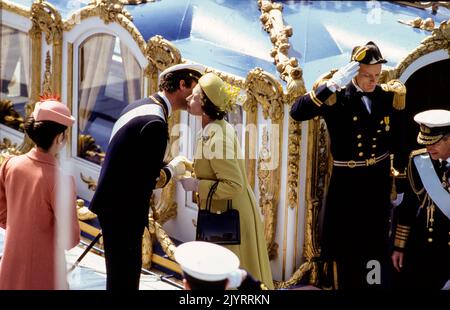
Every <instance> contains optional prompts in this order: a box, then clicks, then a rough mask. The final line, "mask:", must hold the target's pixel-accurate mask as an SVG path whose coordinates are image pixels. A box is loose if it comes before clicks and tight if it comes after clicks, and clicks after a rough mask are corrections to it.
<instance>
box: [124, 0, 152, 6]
mask: <svg viewBox="0 0 450 310" xmlns="http://www.w3.org/2000/svg"><path fill="white" fill-rule="evenodd" d="M120 2H121V3H122V4H128V5H130V4H141V3H147V2H155V0H120Z"/></svg>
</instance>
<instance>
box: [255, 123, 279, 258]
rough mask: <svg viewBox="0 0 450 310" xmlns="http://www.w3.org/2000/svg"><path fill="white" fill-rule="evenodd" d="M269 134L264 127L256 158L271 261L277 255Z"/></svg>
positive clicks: (275, 205) (275, 187)
mask: <svg viewBox="0 0 450 310" xmlns="http://www.w3.org/2000/svg"><path fill="white" fill-rule="evenodd" d="M269 143H270V142H269V133H268V130H267V128H266V127H264V129H263V134H262V146H261V149H260V151H259V158H258V179H259V206H260V208H261V209H262V213H263V215H264V233H265V238H266V242H267V250H268V253H269V258H270V259H273V258H275V257H277V255H278V244H277V243H276V242H275V234H276V227H277V201H275V199H274V198H275V191H277V186H276V185H275V184H278V183H277V182H273V181H272V173H273V171H272V170H270V169H269V167H268V163H270V162H271V160H272V152H271V150H270V145H269Z"/></svg>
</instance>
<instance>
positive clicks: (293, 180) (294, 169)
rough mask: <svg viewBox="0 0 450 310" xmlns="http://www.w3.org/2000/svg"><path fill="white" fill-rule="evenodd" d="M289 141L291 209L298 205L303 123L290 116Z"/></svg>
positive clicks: (289, 196)
mask: <svg viewBox="0 0 450 310" xmlns="http://www.w3.org/2000/svg"><path fill="white" fill-rule="evenodd" d="M288 126H289V128H288V130H289V136H288V139H289V143H288V184H287V191H288V193H287V197H288V205H289V207H290V208H291V209H295V208H297V207H298V192H299V187H298V185H299V184H298V183H299V173H300V143H301V136H302V131H301V123H299V122H296V121H294V120H292V119H291V118H289V125H288Z"/></svg>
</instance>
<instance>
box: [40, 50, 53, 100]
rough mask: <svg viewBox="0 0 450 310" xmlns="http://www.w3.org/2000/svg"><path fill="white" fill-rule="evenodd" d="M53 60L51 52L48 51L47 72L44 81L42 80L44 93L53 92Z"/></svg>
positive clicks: (46, 59)
mask: <svg viewBox="0 0 450 310" xmlns="http://www.w3.org/2000/svg"><path fill="white" fill-rule="evenodd" d="M51 65H52V60H51V58H50V52H49V51H47V55H46V56H45V72H44V81H43V82H42V90H43V93H44V94H46V93H47V94H52V93H53V89H52V72H51Z"/></svg>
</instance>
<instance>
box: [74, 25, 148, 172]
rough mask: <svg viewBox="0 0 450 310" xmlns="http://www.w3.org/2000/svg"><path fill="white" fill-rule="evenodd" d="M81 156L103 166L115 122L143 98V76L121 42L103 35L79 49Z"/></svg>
mask: <svg viewBox="0 0 450 310" xmlns="http://www.w3.org/2000/svg"><path fill="white" fill-rule="evenodd" d="M78 73H79V74H78V77H79V84H78V85H79V90H78V156H80V157H82V158H85V159H87V160H89V161H91V162H94V163H96V164H100V165H101V164H102V163H103V159H104V155H105V152H106V149H107V147H108V143H109V139H110V135H111V131H112V128H113V125H114V122H115V121H116V120H117V119H118V117H119V114H120V112H121V111H122V109H123V108H124V107H125V106H126V105H127V104H129V103H131V102H133V101H135V100H137V99H139V98H141V97H142V78H143V72H142V69H141V67H140V66H139V64H138V62H137V60H136V58H135V57H134V56H133V54H132V52H131V50H130V49H129V48H128V47H127V46H126V45H125V44H123V42H121V41H120V40H119V38H117V37H114V36H111V35H107V34H101V35H94V36H91V37H89V38H88V39H86V40H85V41H84V42H83V43H82V44H81V45H80V47H79V68H78Z"/></svg>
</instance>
